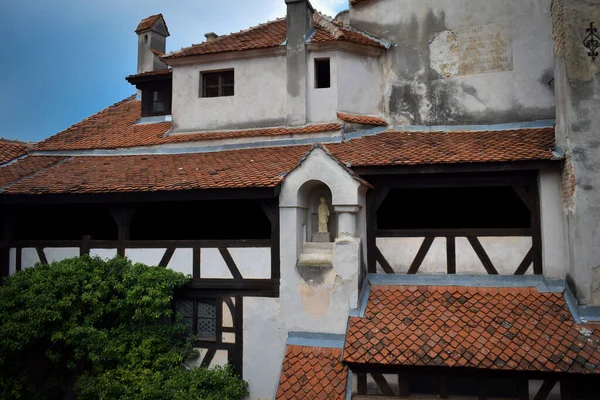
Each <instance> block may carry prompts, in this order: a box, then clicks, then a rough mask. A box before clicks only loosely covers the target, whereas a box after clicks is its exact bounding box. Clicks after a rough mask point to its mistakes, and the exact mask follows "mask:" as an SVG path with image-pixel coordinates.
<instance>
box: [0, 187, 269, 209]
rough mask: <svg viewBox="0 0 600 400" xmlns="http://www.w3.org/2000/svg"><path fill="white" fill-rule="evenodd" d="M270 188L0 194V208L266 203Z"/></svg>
mask: <svg viewBox="0 0 600 400" xmlns="http://www.w3.org/2000/svg"><path fill="white" fill-rule="evenodd" d="M279 190H280V188H279V186H277V187H274V188H243V189H205V190H174V191H166V192H147V191H146V192H131V193H116V192H115V193H64V194H33V195H31V194H23V195H21V194H16V195H15V194H10V195H9V194H3V195H2V196H0V204H83V203H85V204H109V203H110V204H115V205H117V204H124V203H149V202H171V201H198V200H227V199H233V200H250V199H270V198H275V197H277V196H278V195H279Z"/></svg>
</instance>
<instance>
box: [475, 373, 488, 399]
mask: <svg viewBox="0 0 600 400" xmlns="http://www.w3.org/2000/svg"><path fill="white" fill-rule="evenodd" d="M487 381H488V379H487V377H486V376H485V375H480V376H479V378H478V379H477V400H486V399H487V384H488V382H487Z"/></svg>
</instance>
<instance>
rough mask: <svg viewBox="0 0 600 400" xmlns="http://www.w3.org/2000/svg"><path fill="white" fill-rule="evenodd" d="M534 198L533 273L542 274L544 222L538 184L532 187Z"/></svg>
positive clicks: (532, 214)
mask: <svg viewBox="0 0 600 400" xmlns="http://www.w3.org/2000/svg"><path fill="white" fill-rule="evenodd" d="M530 191H531V194H532V199H533V210H532V211H531V229H532V231H533V233H532V236H531V244H532V248H533V273H534V274H536V275H542V274H543V273H544V268H543V266H542V263H543V260H542V224H541V212H540V194H539V191H538V185H537V184H533V185H532V186H531V188H530Z"/></svg>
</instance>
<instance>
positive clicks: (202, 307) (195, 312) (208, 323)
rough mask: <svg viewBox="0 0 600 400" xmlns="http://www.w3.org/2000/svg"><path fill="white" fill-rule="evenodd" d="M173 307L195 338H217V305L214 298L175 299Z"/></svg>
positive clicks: (207, 339) (208, 339)
mask: <svg viewBox="0 0 600 400" xmlns="http://www.w3.org/2000/svg"><path fill="white" fill-rule="evenodd" d="M175 309H176V311H177V313H178V314H181V316H182V317H183V321H182V322H183V323H184V324H185V325H186V326H187V327H188V330H189V332H190V333H191V334H192V335H194V336H196V340H200V341H215V340H217V306H216V302H215V301H214V300H177V302H176V306H175Z"/></svg>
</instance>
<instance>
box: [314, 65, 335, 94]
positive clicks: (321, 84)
mask: <svg viewBox="0 0 600 400" xmlns="http://www.w3.org/2000/svg"><path fill="white" fill-rule="evenodd" d="M315 87H316V88H317V89H326V88H328V87H331V64H330V62H329V58H324V59H320V60H315Z"/></svg>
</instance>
